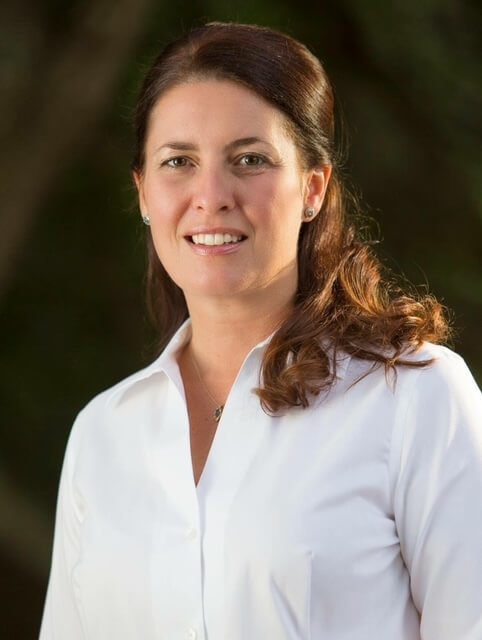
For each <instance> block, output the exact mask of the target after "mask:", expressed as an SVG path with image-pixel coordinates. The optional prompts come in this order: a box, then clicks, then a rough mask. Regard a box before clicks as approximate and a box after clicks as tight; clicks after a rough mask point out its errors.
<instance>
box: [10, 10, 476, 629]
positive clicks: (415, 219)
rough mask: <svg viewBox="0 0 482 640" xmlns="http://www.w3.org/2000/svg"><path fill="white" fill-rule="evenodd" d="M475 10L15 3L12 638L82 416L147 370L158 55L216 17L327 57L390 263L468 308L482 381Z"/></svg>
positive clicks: (26, 610) (32, 592) (28, 621)
mask: <svg viewBox="0 0 482 640" xmlns="http://www.w3.org/2000/svg"><path fill="white" fill-rule="evenodd" d="M477 5H478V3H477V2H476V1H475V0H474V1H473V2H471V1H469V0H438V1H437V0H417V1H416V2H415V1H413V2H407V0H393V1H392V2H386V0H371V1H369V2H366V1H362V0H327V1H322V0H318V1H313V0H312V1H308V0H244V1H243V2H229V1H226V0H224V1H223V0H218V1H214V0H212V1H208V0H195V1H193V2H185V3H176V2H164V1H162V0H84V1H80V0H77V1H74V0H62V1H60V0H42V1H40V2H39V1H38V0H4V1H3V2H2V4H1V8H0V47H1V56H0V83H1V88H2V107H1V117H0V135H1V140H2V142H1V145H0V166H1V172H0V175H1V185H0V203H1V204H0V336H1V337H0V362H1V369H0V373H1V382H0V418H1V422H0V434H1V447H0V603H1V606H2V609H3V610H2V615H1V617H0V635H1V636H2V637H3V638H9V639H10V638H15V639H16V640H21V639H23V638H35V637H37V634H38V628H39V623H40V618H41V610H42V606H43V600H44V596H45V588H46V581H47V577H48V569H49V562H50V553H51V544H52V531H53V518H54V510H55V501H56V492H57V483H58V477H59V473H60V467H61V463H62V456H63V451H64V447H65V444H66V440H67V437H68V433H69V430H70V427H71V424H72V421H73V419H74V416H75V414H76V413H77V412H78V411H79V410H80V408H81V407H82V406H83V405H84V404H85V403H86V402H87V401H88V400H89V399H90V398H91V397H92V396H93V395H94V394H96V393H97V392H99V391H100V390H102V389H104V388H106V387H108V386H110V385H112V384H114V383H115V382H117V381H118V380H120V379H121V378H122V377H124V376H125V375H127V374H129V373H131V372H133V371H134V370H136V369H137V368H139V367H141V366H143V365H144V364H146V363H147V362H148V361H149V359H151V358H152V356H153V353H154V352H153V337H154V336H153V335H152V333H151V332H150V329H149V327H148V324H147V321H146V319H145V310H144V304H143V271H144V261H145V256H144V245H143V239H144V233H145V230H144V229H143V228H142V224H141V223H140V221H139V217H138V214H137V211H136V209H135V206H134V205H135V198H134V192H133V189H132V185H131V179H130V173H129V163H130V150H131V146H132V138H131V128H130V120H129V119H130V113H131V109H132V106H133V104H134V100H135V95H136V91H137V88H138V85H139V81H140V78H141V75H142V72H143V70H144V69H145V68H146V65H147V64H148V62H149V60H150V59H151V58H152V57H153V55H154V54H155V53H156V52H157V51H158V49H159V48H160V46H161V45H162V44H163V43H165V42H166V41H168V40H170V39H171V38H173V37H175V36H176V35H178V34H180V33H181V32H183V31H184V30H185V29H187V28H188V27H190V26H192V25H195V24H199V23H201V22H203V21H205V20H229V21H231V20H236V21H241V22H254V23H258V24H262V25H269V26H272V27H276V28H280V29H282V30H284V31H286V32H288V33H290V34H292V35H294V36H295V37H297V38H299V39H301V40H302V41H304V42H305V43H306V44H307V45H308V46H309V47H310V48H311V49H312V50H313V51H314V52H315V53H316V54H317V55H318V56H319V57H320V58H321V59H322V61H323V63H324V64H325V67H326V69H327V70H328V73H329V75H330V76H331V78H332V80H333V83H334V85H335V88H336V92H337V97H338V101H339V104H340V106H341V108H342V110H343V113H344V117H345V120H346V122H347V132H348V137H349V140H350V154H349V157H348V159H347V161H346V173H347V175H348V177H349V179H350V181H351V182H352V183H353V184H354V185H356V188H357V190H358V192H359V194H360V195H361V197H362V199H363V202H364V203H365V209H366V211H368V213H369V214H370V216H371V217H372V219H373V220H374V224H375V226H377V225H378V226H379V228H380V233H379V237H380V239H381V242H380V244H379V245H378V249H379V252H380V255H381V256H382V258H383V260H384V262H385V263H386V264H387V265H389V266H390V267H391V268H393V269H394V270H395V271H397V272H398V273H401V274H403V275H404V276H405V277H406V278H408V279H409V280H411V281H412V282H413V283H414V284H415V285H420V286H422V287H426V286H427V285H428V286H429V288H430V290H431V291H432V292H433V293H435V294H436V295H437V296H439V297H440V298H441V299H442V301H443V302H444V303H445V304H446V305H447V306H448V307H449V308H451V309H452V311H453V317H454V319H455V324H456V327H457V333H456V336H455V339H454V342H453V343H452V346H453V347H454V348H455V349H456V350H457V351H459V352H460V353H461V354H462V355H463V356H464V357H465V358H466V360H467V362H468V363H469V366H470V367H471V368H472V370H473V372H474V375H475V377H476V379H478V381H479V384H480V382H481V381H482V342H481V339H480V329H481V320H482V313H481V312H482V273H481V265H482V259H481V258H482V255H481V254H482V251H481V249H482V241H481V226H482V180H481V175H480V169H481V162H480V160H481V156H480V128H479V127H480V121H479V118H480V113H481V106H482V105H481V90H480V78H481V77H482V68H481V60H480V55H479V51H480V41H479V40H478V34H479V33H480V15H479V13H478V7H477Z"/></svg>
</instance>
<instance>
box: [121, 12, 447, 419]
mask: <svg viewBox="0 0 482 640" xmlns="http://www.w3.org/2000/svg"><path fill="white" fill-rule="evenodd" d="M213 78H214V79H225V80H231V81H234V82H237V83H240V84H241V85H243V86H245V87H247V88H249V89H250V90H252V91H254V92H255V93H256V94H258V95H259V96H261V97H263V98H264V99H266V100H267V101H269V102H270V103H271V104H272V105H274V106H275V107H276V108H277V109H279V110H280V111H281V112H282V113H283V114H284V116H285V122H286V125H287V128H288V131H289V133H290V135H292V138H293V140H294V142H295V144H296V146H297V149H298V152H299V156H300V158H301V161H302V164H303V166H304V168H305V169H312V168H315V167H319V166H322V165H331V166H332V175H331V178H330V181H329V183H328V188H327V191H326V195H325V199H324V201H323V205H322V207H321V210H320V211H319V214H318V215H317V216H316V217H315V218H314V219H313V220H312V221H310V222H309V223H306V224H303V225H301V229H300V234H299V238H298V286H297V291H296V294H295V299H294V301H293V308H292V310H291V312H290V314H289V316H288V317H287V318H286V319H285V321H284V322H283V323H282V324H281V325H280V326H279V327H278V329H277V331H276V332H275V334H274V335H273V337H272V339H271V341H270V342H269V344H268V347H267V349H266V351H265V353H264V356H263V361H262V364H261V370H260V386H259V388H257V389H255V390H254V391H255V393H256V394H257V395H258V396H259V398H260V401H261V404H262V407H263V409H264V410H265V411H267V412H268V413H272V414H277V413H279V412H284V411H286V410H288V409H289V408H290V407H293V406H301V407H303V408H306V407H308V406H309V404H310V401H311V400H312V399H313V397H316V396H317V395H318V394H319V393H320V392H321V391H322V390H325V389H328V388H329V387H330V386H331V385H332V384H333V382H334V381H335V379H336V361H337V356H338V354H339V353H348V354H350V355H352V356H356V357H357V358H361V359H363V360H367V361H370V362H372V363H373V367H374V368H376V367H379V366H384V367H385V371H386V373H387V374H389V373H390V372H392V373H394V374H395V376H396V369H397V367H398V366H409V367H420V366H427V365H428V364H430V362H431V361H430V360H417V361H416V360H413V359H411V357H410V354H411V353H413V352H415V351H416V350H417V349H418V348H419V347H420V346H421V344H422V343H423V342H424V341H431V342H443V341H445V340H446V339H447V337H448V335H449V326H448V322H447V320H446V316H445V312H444V308H443V306H442V305H441V304H440V303H439V302H437V300H436V299H435V298H434V297H433V296H431V295H428V294H418V293H416V292H414V291H409V289H408V287H407V286H405V285H404V287H403V288H402V287H401V286H400V285H398V284H396V281H395V279H394V278H393V277H392V275H391V274H390V273H389V272H388V271H387V270H386V269H385V268H384V267H383V266H382V264H381V262H380V260H379V259H378V258H377V256H376V255H375V253H374V250H373V248H372V244H373V243H371V242H370V241H369V240H367V239H364V238H363V237H362V234H361V233H360V230H359V229H358V228H357V224H356V223H355V221H356V220H357V219H358V216H357V215H356V214H357V213H358V212H357V205H356V200H355V199H354V198H352V197H351V196H350V194H349V191H348V190H347V188H346V186H344V184H343V181H342V178H341V167H340V161H339V159H340V157H341V155H340V150H339V149H338V148H337V144H336V142H335V140H336V138H335V101H334V94H333V90H332V87H331V84H330V81H329V80H328V77H327V75H326V73H325V71H324V69H323V66H322V64H321V62H320V61H319V60H318V58H317V57H316V56H314V55H313V54H312V53H311V52H310V51H309V49H308V48H307V47H306V46H304V45H303V44H301V43H300V42H298V41H297V40H295V39H294V38H292V37H290V36H288V35H286V34H283V33H280V32H278V31H275V30H273V29H270V28H266V27H260V26H255V25H246V24H237V23H219V22H214V23H208V24H206V25H204V26H201V27H197V28H195V29H193V30H191V31H190V32H189V33H187V34H186V35H184V36H182V37H181V38H179V39H177V40H175V41H174V42H172V43H170V44H168V45H167V46H166V47H165V48H164V49H163V50H162V51H161V53H160V54H159V55H158V56H157V58H156V59H155V60H154V62H153V64H152V65H151V67H150V69H149V70H148V72H147V74H146V76H145V78H144V81H143V83H142V85H141V89H140V93H139V98H138V101H137V104H136V107H135V112H134V128H135V148H134V154H133V161H132V170H133V171H134V172H135V173H137V174H138V175H142V172H143V168H144V162H145V157H144V150H145V143H146V138H147V134H148V128H149V119H150V115H151V112H152V110H153V108H154V106H155V105H156V103H157V101H158V100H159V98H160V97H161V96H162V95H163V94H164V93H165V92H166V91H167V90H169V89H171V88H173V87H174V86H176V85H180V84H183V83H185V82H188V81H190V80H193V79H213ZM354 214H355V215H354ZM146 237H147V257H148V266H147V277H146V286H147V307H148V311H149V315H150V317H151V319H152V321H153V322H154V323H155V327H156V331H157V335H158V336H159V343H158V346H159V348H160V349H162V348H163V347H164V346H165V344H166V343H167V342H168V340H169V339H170V338H171V337H172V335H173V334H174V332H175V331H176V330H177V328H178V327H179V326H180V325H181V323H182V322H183V321H184V320H185V319H186V318H187V317H188V309H187V305H186V301H185V298H184V294H183V292H182V290H181V289H180V288H179V287H178V286H177V285H176V284H175V283H174V282H173V280H172V279H171V278H170V276H169V275H168V273H167V272H166V270H165V269H164V267H163V265H162V264H161V262H160V261H159V258H158V256H157V254H156V251H155V248H154V245H153V242H152V238H151V234H150V233H147V236H146ZM404 289H406V290H405V291H404ZM410 289H411V288H410Z"/></svg>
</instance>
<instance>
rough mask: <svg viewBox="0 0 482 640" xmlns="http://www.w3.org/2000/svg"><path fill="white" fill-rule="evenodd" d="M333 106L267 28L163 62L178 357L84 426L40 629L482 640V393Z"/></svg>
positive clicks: (156, 219) (164, 273) (160, 173)
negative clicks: (388, 268) (384, 243)
mask: <svg viewBox="0 0 482 640" xmlns="http://www.w3.org/2000/svg"><path fill="white" fill-rule="evenodd" d="M333 123H334V101H333V93H332V90H331V87H330V83H329V81H328V79H327V77H326V74H325V72H324V70H323V68H322V66H321V64H320V62H319V61H318V60H317V59H316V58H315V57H314V56H313V55H312V54H311V53H310V52H309V51H308V49H307V48H306V47H305V46H303V45H302V44H301V43H299V42H297V41H296V40H294V39H293V38H291V37H289V36H286V35H284V34H281V33H278V32H276V31H273V30H271V29H266V28H261V27H257V26H253V25H240V24H220V23H213V24H208V25H205V26H203V27H200V28H198V29H195V30H193V31H191V32H190V33H188V34H187V35H186V36H184V37H183V38H181V39H179V40H177V41H175V42H173V43H171V44H170V45H168V46H167V47H166V48H165V49H164V50H163V51H162V52H161V53H160V55H159V56H158V58H157V59H156V60H155V61H154V63H153V65H152V67H151V69H150V70H149V72H148V74H147V76H146V78H145V80H144V83H143V86H142V88H141V92H140V96H139V101H138V104H137V108H136V113H135V129H136V150H135V155H134V160H133V165H132V170H133V179H134V182H135V185H136V187H137V190H138V195H139V209H140V214H141V217H142V219H143V220H144V222H145V223H146V224H147V225H148V227H147V245H148V259H149V265H148V295H149V300H148V302H149V307H150V310H151V313H152V316H153V318H154V320H155V321H156V323H157V326H158V331H159V341H160V346H161V353H160V355H159V357H158V358H157V359H156V360H155V361H154V362H153V363H152V364H151V365H150V366H148V367H146V368H145V369H143V370H141V371H138V372H137V373H135V374H133V375H132V376H130V377H129V378H127V379H126V380H123V381H122V382H120V383H119V384H118V385H116V386H115V387H113V388H111V389H108V390H107V391H105V392H103V393H102V394H100V395H98V396H97V397H96V398H94V399H93V400H92V401H91V402H90V403H89V404H88V406H87V407H86V408H85V409H84V410H83V411H82V412H81V413H80V414H79V416H78V418H77V420H76V422H75V425H74V427H73V430H72V433H71V436H70V439H69V444H68V447H67V452H66V456H65V461H64V466H63V471H62V478H61V483H60V490H59V503H58V512H57V522H56V534H55V543H54V553H53V562H52V571H51V577H50V582H49V589H48V594H47V600H46V605H45V613H44V619H43V624H42V630H41V639H42V640H50V639H53V638H69V640H77V639H79V640H80V638H93V639H94V638H95V639H96V640H98V639H106V640H107V639H109V640H110V639H111V638H115V639H116V640H127V639H131V638H143V639H146V640H149V639H150V638H152V639H154V638H159V637H161V638H169V640H175V639H177V638H179V639H180V638H203V639H207V640H226V639H227V638H230V639H231V640H258V639H261V638H263V639H264V638H269V639H271V638H273V639H276V640H278V639H280V640H281V639H285V640H288V639H289V640H295V639H296V640H309V639H310V638H313V639H315V638H317V639H318V638H324V637H329V638H331V639H333V640H337V639H340V640H341V639H342V638H348V637H353V638H356V639H357V640H373V638H378V637H380V628H381V625H383V630H384V631H383V633H384V637H386V638H390V640H421V639H422V638H423V640H453V639H454V638H457V639H459V640H469V639H472V638H476V637H479V636H480V635H481V632H482V614H481V607H480V595H479V594H480V593H481V592H482V554H481V549H480V539H481V535H482V508H481V507H480V494H481V493H482V434H481V430H480V418H481V416H482V401H481V394H480V392H479V390H478V389H477V386H476V385H475V382H474V381H473V378H472V376H471V374H470V372H469V371H468V370H467V368H466V366H465V364H464V363H463V361H462V359H461V358H460V357H459V356H457V355H456V354H454V353H453V352H452V351H450V350H449V349H447V348H445V347H443V346H440V345H437V344H436V343H437V342H441V341H443V340H444V339H445V337H446V336H447V333H448V328H447V325H446V322H445V319H444V316H443V310H442V307H441V306H440V305H439V304H438V303H437V301H436V300H435V299H433V298H432V297H430V296H426V297H420V298H415V297H412V296H410V295H407V294H405V293H404V292H402V291H400V290H399V289H397V288H396V287H395V286H394V285H393V284H392V282H391V279H390V278H388V277H386V276H385V275H384V274H383V272H382V269H381V266H380V263H379V261H378V259H377V258H376V256H375V255H374V254H373V252H372V250H371V248H370V246H369V245H368V244H367V243H366V242H363V240H362V239H361V238H360V236H359V234H358V232H357V230H356V229H355V227H354V226H353V224H352V223H351V222H350V216H349V214H350V212H349V211H348V207H347V202H348V201H349V199H348V198H347V197H346V195H345V190H344V187H343V185H342V182H341V179H340V172H339V167H338V166H337V152H336V145H335V135H334V134H335V132H334V124H333ZM467 507H470V508H467ZM461 594H463V597H461Z"/></svg>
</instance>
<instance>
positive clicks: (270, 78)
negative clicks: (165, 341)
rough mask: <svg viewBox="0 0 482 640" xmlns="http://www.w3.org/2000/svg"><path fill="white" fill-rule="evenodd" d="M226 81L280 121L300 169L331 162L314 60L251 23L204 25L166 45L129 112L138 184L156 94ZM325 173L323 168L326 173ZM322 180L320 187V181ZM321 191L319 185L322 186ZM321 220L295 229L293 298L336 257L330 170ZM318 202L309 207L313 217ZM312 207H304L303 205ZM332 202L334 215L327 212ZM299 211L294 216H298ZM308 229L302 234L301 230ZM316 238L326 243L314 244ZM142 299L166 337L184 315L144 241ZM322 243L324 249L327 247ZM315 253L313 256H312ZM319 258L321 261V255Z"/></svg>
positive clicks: (325, 99) (338, 221) (326, 93)
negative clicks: (264, 105)
mask: <svg viewBox="0 0 482 640" xmlns="http://www.w3.org/2000/svg"><path fill="white" fill-rule="evenodd" d="M213 80H218V81H229V82H232V83H235V84H237V85H238V86H240V87H243V88H245V89H248V90H249V91H250V92H252V93H254V94H255V95H256V96H258V97H259V98H261V99H262V100H263V101H266V102H267V103H268V104H270V105H272V107H273V108H274V109H276V110H277V111H278V112H279V113H280V115H281V116H282V119H283V122H284V125H285V130H286V133H287V135H288V136H289V137H290V139H291V140H292V141H293V144H294V145H295V147H296V150H297V155H298V158H299V162H300V168H301V169H302V170H303V171H305V172H307V171H309V170H313V171H314V170H319V169H322V170H323V171H324V175H325V177H326V178H328V177H329V175H330V173H331V169H332V167H333V165H334V163H335V158H334V156H335V152H334V142H333V138H334V113H333V93H332V90H331V86H330V83H329V81H328V78H327V76H326V74H325V72H324V70H323V68H322V66H321V64H320V62H319V60H318V59H317V58H316V57H315V56H314V55H313V54H312V53H310V51H309V50H308V49H307V48H306V47H305V46H304V45H302V44H301V43H299V42H297V41H296V40H294V39H293V38H291V37H289V36H287V35H284V34H282V33H279V32H276V31H273V30H271V29H268V28H264V27H258V26H254V25H241V24H221V23H211V24H208V25H205V26H203V27H200V28H197V29H194V30H193V31H191V32H190V33H188V34H187V35H185V36H183V37H182V38H180V39H178V40H176V41H175V42H173V43H171V44H170V45H168V46H167V47H166V48H165V49H164V50H163V51H162V52H161V53H160V55H159V56H158V57H157V58H156V59H155V60H154V62H153V64H152V66H151V68H150V70H149V71H148V73H147V75H146V77H145V80H144V83H143V85H142V88H141V92H140V96H139V100H138V103H137V107H136V111H135V131H136V147H135V153H134V158H133V163H132V169H133V171H134V175H135V176H136V181H137V182H138V184H139V180H140V179H142V176H143V173H144V170H145V162H146V144H147V141H148V138H149V134H150V132H151V129H152V117H153V114H154V113H155V112H156V107H157V106H158V105H159V103H160V102H162V99H163V96H165V95H166V94H168V93H172V90H173V89H174V88H176V87H179V86H180V85H188V84H191V83H199V82H202V81H213ZM327 169H328V170H327ZM326 182H327V181H326ZM325 187H326V184H325ZM323 196H324V201H325V204H324V206H323V208H322V209H321V213H322V215H319V216H317V217H315V219H313V220H311V221H310V222H309V223H307V224H303V225H301V232H300V231H299V229H300V227H299V228H298V229H297V230H296V236H295V238H294V241H295V242H297V243H298V251H297V253H298V264H297V272H298V273H297V278H298V290H299V292H300V295H301V296H302V295H304V294H303V292H305V293H307V292H309V291H313V290H316V289H317V288H318V284H317V283H316V282H314V281H313V277H312V276H313V274H314V273H317V274H318V276H319V275H320V273H321V272H320V270H319V268H318V266H317V265H319V263H320V261H322V262H324V263H325V264H327V263H328V262H329V261H330V262H331V261H333V260H334V261H336V259H337V255H336V254H337V245H339V244H340V238H341V229H342V216H341V209H340V207H339V206H337V205H338V203H339V201H340V185H339V182H338V177H337V175H336V168H335V170H334V171H333V173H332V177H331V180H329V184H328V190H327V191H326V194H325V191H323ZM321 202H323V197H321V198H319V199H318V203H319V205H320V206H316V205H315V209H316V213H318V210H319V209H320V207H321ZM305 204H306V205H307V206H311V205H310V203H308V202H306V203H305ZM333 204H335V205H336V206H335V210H334V211H332V212H330V210H331V209H333ZM301 211H302V208H301V207H300V211H299V212H294V215H299V216H301ZM308 227H309V229H308ZM321 238H326V240H327V242H325V243H320V239H321ZM147 241H148V252H149V270H148V298H149V305H150V309H151V314H152V315H153V316H154V318H155V319H156V318H157V322H158V323H159V328H160V330H161V333H167V334H170V333H171V329H170V327H172V324H171V323H170V322H169V321H168V322H167V325H166V324H165V322H166V321H165V320H164V319H163V318H166V316H168V317H169V318H174V319H175V320H174V326H175V325H177V324H179V322H180V320H182V319H183V318H184V317H185V316H186V313H187V311H186V306H185V300H184V296H183V294H182V291H180V288H179V287H178V286H177V285H176V284H175V283H174V282H172V280H171V279H170V278H169V276H168V274H167V272H166V269H165V267H164V266H163V265H162V264H161V263H160V262H159V260H158V255H159V251H156V248H155V247H154V245H153V242H152V238H151V234H149V235H148V240H147ZM328 245H329V246H328ZM315 254H318V255H315ZM321 254H323V255H321Z"/></svg>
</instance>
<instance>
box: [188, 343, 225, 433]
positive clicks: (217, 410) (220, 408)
mask: <svg viewBox="0 0 482 640" xmlns="http://www.w3.org/2000/svg"><path fill="white" fill-rule="evenodd" d="M189 355H190V357H191V360H192V363H193V365H194V369H195V370H196V374H197V377H198V378H199V381H200V383H201V384H202V386H203V387H204V390H205V391H206V393H207V394H208V396H209V397H210V398H211V400H212V401H213V403H214V406H215V407H216V408H215V409H214V411H213V418H214V421H215V422H219V421H220V419H221V416H222V415H223V409H224V404H218V403H217V402H216V400H215V399H214V398H213V396H212V395H211V392H210V391H209V389H208V388H207V386H206V383H205V382H204V380H203V379H202V377H201V373H200V372H199V367H198V366H197V362H196V359H195V358H194V354H193V353H192V351H189Z"/></svg>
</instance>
